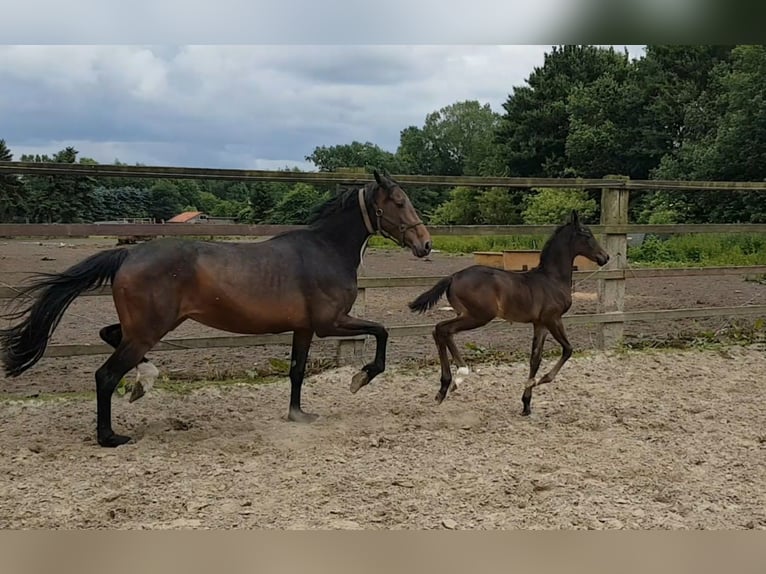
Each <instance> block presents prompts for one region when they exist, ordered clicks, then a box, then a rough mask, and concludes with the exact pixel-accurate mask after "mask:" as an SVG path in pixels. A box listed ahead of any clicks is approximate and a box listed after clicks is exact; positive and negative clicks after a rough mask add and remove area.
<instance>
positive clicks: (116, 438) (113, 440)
mask: <svg viewBox="0 0 766 574" xmlns="http://www.w3.org/2000/svg"><path fill="white" fill-rule="evenodd" d="M128 441H130V437H129V436H125V435H121V434H114V433H112V434H110V435H109V436H105V437H98V444H100V445H101V446H103V447H106V448H115V447H118V446H120V445H122V444H125V443H126V442H128Z"/></svg>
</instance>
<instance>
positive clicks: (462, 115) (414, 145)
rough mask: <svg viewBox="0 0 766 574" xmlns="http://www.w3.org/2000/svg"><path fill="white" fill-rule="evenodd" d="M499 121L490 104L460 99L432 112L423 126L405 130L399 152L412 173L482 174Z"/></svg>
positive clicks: (401, 136)
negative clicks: (460, 100)
mask: <svg viewBox="0 0 766 574" xmlns="http://www.w3.org/2000/svg"><path fill="white" fill-rule="evenodd" d="M499 121H500V116H499V114H496V113H495V112H493V111H492V109H491V108H490V106H489V104H484V105H481V104H480V103H479V102H478V101H476V100H466V101H462V102H456V103H454V104H451V105H449V106H445V107H443V108H441V109H440V110H438V111H435V112H432V113H430V114H428V115H427V116H426V119H425V123H424V125H423V127H422V128H417V127H415V126H410V127H408V128H406V129H404V130H402V132H401V135H400V144H399V148H398V150H397V156H398V157H399V158H400V159H401V160H402V162H403V163H404V164H405V165H406V166H407V168H408V171H410V172H411V173H418V174H438V175H482V174H483V169H485V168H487V167H488V166H490V165H491V164H490V163H487V160H488V159H489V158H491V157H492V155H493V151H494V150H493V148H494V141H493V135H494V133H495V130H496V129H497V127H498V125H499ZM485 175H493V174H490V173H487V174H485Z"/></svg>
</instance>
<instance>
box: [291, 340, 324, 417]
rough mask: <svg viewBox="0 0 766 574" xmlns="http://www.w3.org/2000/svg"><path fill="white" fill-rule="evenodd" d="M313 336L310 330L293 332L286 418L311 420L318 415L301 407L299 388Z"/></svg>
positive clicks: (301, 384)
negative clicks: (288, 402)
mask: <svg viewBox="0 0 766 574" xmlns="http://www.w3.org/2000/svg"><path fill="white" fill-rule="evenodd" d="M313 337H314V333H313V332H311V331H294V332H293V349H292V352H291V357H290V410H289V412H288V414H287V419H288V420H291V421H294V422H299V423H310V422H313V421H315V420H316V419H317V417H318V416H319V415H315V414H312V413H307V412H304V411H303V409H301V388H302V387H303V377H304V374H305V373H306V361H307V359H308V356H309V347H311V339H312V338H313Z"/></svg>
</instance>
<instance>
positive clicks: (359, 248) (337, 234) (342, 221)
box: [317, 209, 370, 269]
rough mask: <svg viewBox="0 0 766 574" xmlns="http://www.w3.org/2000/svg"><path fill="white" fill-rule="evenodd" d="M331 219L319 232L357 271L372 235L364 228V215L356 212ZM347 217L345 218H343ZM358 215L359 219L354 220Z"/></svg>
mask: <svg viewBox="0 0 766 574" xmlns="http://www.w3.org/2000/svg"><path fill="white" fill-rule="evenodd" d="M339 215H340V216H339V217H332V218H329V219H328V220H327V221H325V222H323V223H322V224H321V225H320V226H318V227H317V231H318V232H319V233H321V234H322V235H323V237H324V238H325V239H326V240H327V241H328V242H329V243H330V244H331V245H332V246H333V248H334V249H335V251H336V253H337V254H338V255H339V256H340V257H341V259H343V261H344V262H347V263H348V265H349V267H353V268H354V269H357V268H358V267H359V265H360V264H361V262H362V258H363V257H364V252H365V251H366V250H367V242H368V241H369V239H370V234H369V232H368V231H367V229H366V228H365V226H364V223H363V221H362V215H361V213H359V210H358V209H357V210H356V212H353V211H351V212H346V213H344V214H339ZM343 215H345V217H343ZM354 215H358V219H354Z"/></svg>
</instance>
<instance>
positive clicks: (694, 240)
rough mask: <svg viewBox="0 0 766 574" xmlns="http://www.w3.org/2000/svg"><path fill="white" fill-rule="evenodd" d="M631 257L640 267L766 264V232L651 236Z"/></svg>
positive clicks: (632, 248)
mask: <svg viewBox="0 0 766 574" xmlns="http://www.w3.org/2000/svg"><path fill="white" fill-rule="evenodd" d="M628 259H629V261H630V263H631V265H635V266H637V267H638V266H644V267H649V266H651V267H719V266H724V267H725V266H732V265H766V234H762V233H739V234H735V233H692V234H687V235H674V236H671V237H668V238H662V237H658V236H655V235H650V236H647V237H646V239H645V240H644V243H643V245H640V246H635V247H629V248H628Z"/></svg>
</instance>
